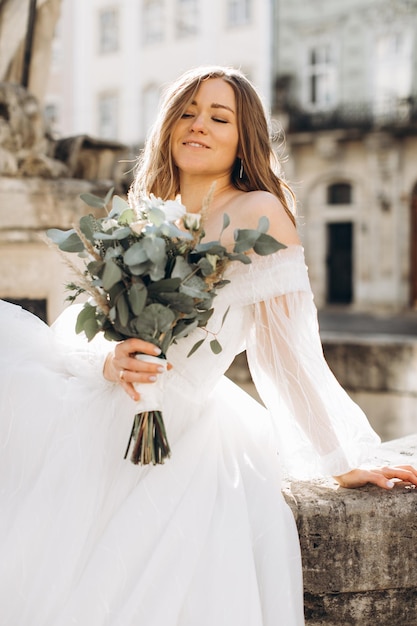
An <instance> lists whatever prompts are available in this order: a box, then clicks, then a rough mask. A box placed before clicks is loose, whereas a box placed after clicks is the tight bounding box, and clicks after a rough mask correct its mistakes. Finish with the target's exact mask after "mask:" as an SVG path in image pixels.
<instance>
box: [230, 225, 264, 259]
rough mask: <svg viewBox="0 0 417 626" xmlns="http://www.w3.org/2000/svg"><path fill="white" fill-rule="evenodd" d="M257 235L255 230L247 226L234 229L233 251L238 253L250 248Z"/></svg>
mask: <svg viewBox="0 0 417 626" xmlns="http://www.w3.org/2000/svg"><path fill="white" fill-rule="evenodd" d="M259 237H260V234H259V233H258V232H257V231H256V230H252V229H249V228H239V229H237V230H235V233H234V238H235V245H234V247H233V252H237V253H240V252H247V251H248V250H251V249H252V248H253V247H254V245H255V243H256V241H257V239H258V238H259Z"/></svg>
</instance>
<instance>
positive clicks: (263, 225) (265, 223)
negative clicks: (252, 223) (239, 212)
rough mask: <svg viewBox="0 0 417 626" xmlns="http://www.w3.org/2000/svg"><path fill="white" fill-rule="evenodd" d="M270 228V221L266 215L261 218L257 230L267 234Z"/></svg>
mask: <svg viewBox="0 0 417 626" xmlns="http://www.w3.org/2000/svg"><path fill="white" fill-rule="evenodd" d="M268 228H269V219H268V218H267V217H266V216H265V215H262V217H260V218H259V222H258V228H257V230H258V231H259V232H260V233H266V232H267V231H268Z"/></svg>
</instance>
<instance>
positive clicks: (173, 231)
mask: <svg viewBox="0 0 417 626" xmlns="http://www.w3.org/2000/svg"><path fill="white" fill-rule="evenodd" d="M160 230H161V233H162V234H163V235H165V237H169V238H171V239H173V238H175V237H177V238H179V239H186V240H188V241H192V238H193V236H192V235H191V233H189V232H187V231H185V230H181V229H180V228H178V226H175V224H173V223H172V222H164V223H163V224H161V229H160Z"/></svg>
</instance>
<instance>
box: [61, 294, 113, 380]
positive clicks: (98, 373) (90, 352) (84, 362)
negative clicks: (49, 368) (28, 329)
mask: <svg viewBox="0 0 417 626" xmlns="http://www.w3.org/2000/svg"><path fill="white" fill-rule="evenodd" d="M82 306H83V305H82V304H80V305H77V304H73V305H72V306H69V307H68V308H66V309H65V310H64V311H63V312H62V313H61V315H60V316H59V317H58V318H57V320H56V321H55V322H54V323H53V324H52V326H51V329H52V332H53V335H54V338H55V341H56V342H57V344H58V346H59V349H60V351H61V353H62V354H64V355H65V367H66V369H67V371H68V372H69V373H70V374H72V375H73V376H79V377H82V378H84V379H86V380H92V381H94V383H95V384H97V383H101V384H103V385H105V386H107V385H109V384H111V383H108V382H107V381H106V380H105V378H104V376H103V367H104V361H105V359H106V356H107V355H108V353H109V352H110V351H111V350H112V345H111V343H110V342H109V341H107V340H106V339H104V336H103V335H102V334H101V333H100V334H98V335H96V337H95V338H94V339H93V340H92V341H90V342H89V341H88V340H87V338H86V336H85V335H84V333H81V334H79V335H77V334H76V332H75V324H76V320H77V316H78V313H79V312H80V310H81V308H82Z"/></svg>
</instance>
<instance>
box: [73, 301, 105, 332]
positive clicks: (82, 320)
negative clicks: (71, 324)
mask: <svg viewBox="0 0 417 626" xmlns="http://www.w3.org/2000/svg"><path fill="white" fill-rule="evenodd" d="M99 330H100V327H99V324H98V322H97V319H96V307H95V306H91V304H89V303H88V302H86V303H85V304H84V306H83V308H82V309H81V311H80V312H79V313H78V316H77V321H76V324H75V332H76V333H77V334H80V333H82V332H84V333H85V336H86V337H87V339H88V341H91V340H92V339H93V338H94V337H95V336H96V334H97V333H98V332H99Z"/></svg>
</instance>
